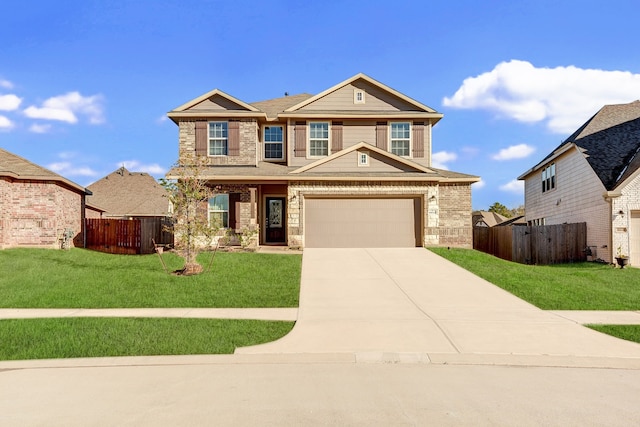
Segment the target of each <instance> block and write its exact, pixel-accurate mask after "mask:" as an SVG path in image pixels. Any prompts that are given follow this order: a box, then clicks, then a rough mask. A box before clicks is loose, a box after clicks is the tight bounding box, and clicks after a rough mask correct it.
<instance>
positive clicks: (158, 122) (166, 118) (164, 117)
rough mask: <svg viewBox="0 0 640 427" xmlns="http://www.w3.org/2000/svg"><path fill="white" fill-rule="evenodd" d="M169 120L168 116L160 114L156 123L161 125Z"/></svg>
mask: <svg viewBox="0 0 640 427" xmlns="http://www.w3.org/2000/svg"><path fill="white" fill-rule="evenodd" d="M167 120H169V117H167V116H160V117H158V118H157V119H156V123H157V124H159V125H161V124H163V123H164V122H166V121H167Z"/></svg>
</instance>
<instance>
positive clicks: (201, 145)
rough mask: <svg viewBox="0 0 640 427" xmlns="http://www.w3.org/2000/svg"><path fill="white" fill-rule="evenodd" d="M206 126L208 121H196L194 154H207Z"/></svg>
mask: <svg viewBox="0 0 640 427" xmlns="http://www.w3.org/2000/svg"><path fill="white" fill-rule="evenodd" d="M208 128H209V123H208V122H196V155H198V156H206V155H207V154H208V151H209V149H208V145H209V143H208V141H209V136H208V135H207V132H208Z"/></svg>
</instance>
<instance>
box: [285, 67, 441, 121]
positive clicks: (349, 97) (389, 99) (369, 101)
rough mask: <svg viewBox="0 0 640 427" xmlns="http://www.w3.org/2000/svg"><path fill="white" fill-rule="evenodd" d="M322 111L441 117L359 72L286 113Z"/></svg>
mask: <svg viewBox="0 0 640 427" xmlns="http://www.w3.org/2000/svg"><path fill="white" fill-rule="evenodd" d="M358 89H359V90H363V91H364V93H365V101H364V102H363V103H355V102H354V90H358ZM322 111H327V112H333V111H348V112H354V113H357V112H360V113H366V112H370V113H374V114H375V113H380V112H390V113H429V114H431V115H433V117H434V118H437V119H438V120H439V119H440V118H441V117H442V114H440V113H438V112H436V111H435V110H434V109H432V108H430V107H428V106H426V105H424V104H422V103H420V102H418V101H416V100H414V99H412V98H409V97H408V96H406V95H404V94H402V93H400V92H398V91H396V90H394V89H392V88H390V87H389V86H386V85H384V84H382V83H380V82H378V81H376V80H374V79H372V78H371V77H369V76H367V75H365V74H362V73H360V74H356V75H355V76H353V77H351V78H350V79H347V80H345V81H343V82H341V83H338V84H337V85H335V86H333V87H331V88H329V89H327V90H325V91H323V92H321V93H319V94H317V95H315V96H313V97H310V98H308V99H305V100H304V101H302V102H300V103H298V104H296V105H293V106H291V107H289V108H287V109H286V110H285V113H303V112H322Z"/></svg>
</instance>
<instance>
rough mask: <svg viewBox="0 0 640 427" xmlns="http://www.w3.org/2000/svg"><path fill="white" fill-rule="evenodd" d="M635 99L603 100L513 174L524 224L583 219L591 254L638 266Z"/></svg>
mask: <svg viewBox="0 0 640 427" xmlns="http://www.w3.org/2000/svg"><path fill="white" fill-rule="evenodd" d="M639 153H640V101H635V102H632V103H629V104H619V105H606V106H604V107H603V108H602V109H601V110H600V111H598V112H597V113H596V114H595V115H594V116H593V117H592V118H590V119H589V120H588V121H587V122H586V123H585V124H583V125H582V126H581V127H580V128H579V129H578V130H576V131H575V133H573V135H571V136H570V137H569V138H567V139H566V140H565V141H564V142H563V143H562V144H560V146H559V147H558V148H556V149H555V150H553V152H552V153H550V154H549V155H548V156H547V157H545V158H544V159H543V160H542V161H541V162H540V163H538V164H537V165H535V166H534V167H533V168H531V169H530V170H528V171H527V172H525V173H524V174H522V175H521V176H520V177H519V178H518V179H521V180H524V182H525V212H526V219H527V222H528V223H529V224H534V225H536V224H562V223H575V222H586V223H587V244H588V246H589V247H590V249H591V250H592V251H593V250H595V251H596V253H594V254H593V256H594V257H596V256H597V257H598V258H601V259H603V260H605V261H607V262H612V260H613V259H614V257H616V256H617V254H618V252H621V254H623V255H627V256H630V263H631V264H635V265H636V266H640V177H639V175H640V155H638V154H639Z"/></svg>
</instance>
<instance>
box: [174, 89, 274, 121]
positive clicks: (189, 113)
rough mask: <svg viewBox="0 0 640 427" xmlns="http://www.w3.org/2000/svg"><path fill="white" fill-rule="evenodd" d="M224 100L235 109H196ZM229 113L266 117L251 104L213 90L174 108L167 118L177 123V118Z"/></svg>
mask: <svg viewBox="0 0 640 427" xmlns="http://www.w3.org/2000/svg"><path fill="white" fill-rule="evenodd" d="M216 98H218V99H222V100H224V101H226V103H227V104H228V106H233V107H234V108H224V109H212V108H206V106H205V107H202V108H196V107H197V106H198V105H199V104H201V103H204V102H206V101H207V100H214V99H216ZM229 111H233V113H234V115H241V116H247V117H255V116H264V113H263V112H262V111H260V110H259V109H257V108H256V107H254V106H253V105H251V104H248V103H246V102H244V101H241V100H240V99H238V98H235V97H233V96H231V95H229V94H227V93H225V92H223V91H221V90H220V89H213V90H212V91H210V92H207V93H205V94H204V95H201V96H199V97H197V98H195V99H192V100H191V101H188V102H186V103H184V104H182V105H181V106H179V107H177V108H174V109H173V110H171V111H169V112H168V113H167V116H169V118H171V120H173V121H174V122H175V118H178V117H195V116H202V115H203V114H204V115H209V116H220V115H223V116H224V115H228V112H229Z"/></svg>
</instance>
